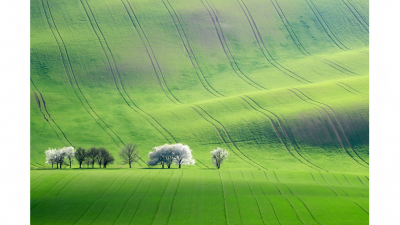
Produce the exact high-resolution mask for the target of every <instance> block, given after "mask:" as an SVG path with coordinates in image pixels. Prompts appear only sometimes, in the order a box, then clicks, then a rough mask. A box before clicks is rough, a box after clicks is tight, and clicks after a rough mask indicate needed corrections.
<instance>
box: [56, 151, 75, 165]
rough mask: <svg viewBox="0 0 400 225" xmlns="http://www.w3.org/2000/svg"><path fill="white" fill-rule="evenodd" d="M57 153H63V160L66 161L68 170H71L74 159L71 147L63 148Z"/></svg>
mask: <svg viewBox="0 0 400 225" xmlns="http://www.w3.org/2000/svg"><path fill="white" fill-rule="evenodd" d="M59 151H63V153H64V158H65V159H67V160H68V162H69V168H71V164H72V162H73V161H74V157H75V149H74V147H72V146H69V147H64V148H62V149H60V150H59Z"/></svg>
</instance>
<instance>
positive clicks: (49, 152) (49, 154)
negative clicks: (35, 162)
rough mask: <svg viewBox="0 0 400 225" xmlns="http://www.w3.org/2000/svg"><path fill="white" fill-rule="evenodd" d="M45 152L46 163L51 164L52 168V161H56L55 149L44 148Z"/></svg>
mask: <svg viewBox="0 0 400 225" xmlns="http://www.w3.org/2000/svg"><path fill="white" fill-rule="evenodd" d="M45 153H46V163H47V164H51V168H53V165H54V163H57V161H56V154H57V150H56V149H50V148H49V150H46V151H45ZM57 168H58V164H57Z"/></svg>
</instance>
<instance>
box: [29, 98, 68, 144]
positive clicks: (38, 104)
mask: <svg viewBox="0 0 400 225" xmlns="http://www.w3.org/2000/svg"><path fill="white" fill-rule="evenodd" d="M33 94H34V95H35V100H36V104H37V106H38V108H39V111H40V113H41V114H42V116H43V119H44V120H46V123H47V124H49V126H50V128H51V129H52V130H53V131H54V133H55V134H56V136H57V138H58V139H59V140H60V142H61V143H63V144H64V142H63V141H62V139H61V138H60V136H59V135H58V133H57V131H56V130H54V128H53V126H52V125H51V123H50V121H49V120H48V119H47V118H46V115H45V114H44V113H43V111H42V107H41V103H40V100H39V97H38V96H37V94H36V92H33Z"/></svg>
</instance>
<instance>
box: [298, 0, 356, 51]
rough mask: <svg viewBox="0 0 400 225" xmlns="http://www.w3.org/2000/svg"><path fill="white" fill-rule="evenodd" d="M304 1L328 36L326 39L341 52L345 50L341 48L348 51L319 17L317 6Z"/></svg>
mask: <svg viewBox="0 0 400 225" xmlns="http://www.w3.org/2000/svg"><path fill="white" fill-rule="evenodd" d="M305 1H306V2H307V5H308V7H310V9H311V11H312V12H313V13H314V15H315V17H316V18H317V20H318V22H319V24H321V26H322V28H324V31H325V33H326V34H327V35H328V37H329V38H330V39H331V40H332V42H333V43H335V45H336V46H337V47H338V48H340V49H342V50H345V49H343V47H344V48H346V49H347V50H350V49H349V48H348V47H346V46H345V45H344V44H343V43H342V42H341V41H340V40H339V39H338V38H337V37H336V35H335V33H333V31H332V30H331V28H330V27H329V26H328V24H327V23H326V21H325V19H324V17H322V15H321V13H320V12H319V10H318V8H317V6H315V4H314V3H313V2H312V1H311V0H308V1H310V2H311V5H312V6H313V7H312V6H311V5H310V3H309V2H308V1H307V0H305ZM315 12H317V13H315ZM317 14H318V15H319V17H321V19H322V21H321V19H320V18H319V17H318V15H317ZM324 24H325V26H326V28H325V26H324ZM332 36H333V37H332ZM334 39H336V41H335V40H334ZM337 42H339V44H340V45H341V46H340V45H339V44H338V43H337Z"/></svg>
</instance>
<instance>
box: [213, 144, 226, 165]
mask: <svg viewBox="0 0 400 225" xmlns="http://www.w3.org/2000/svg"><path fill="white" fill-rule="evenodd" d="M211 155H212V156H211V160H212V164H213V165H214V166H216V167H217V168H218V169H219V167H221V164H222V163H223V161H224V160H226V159H227V158H228V155H229V152H228V151H227V150H225V149H222V148H220V147H218V148H217V149H214V150H212V151H211Z"/></svg>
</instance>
